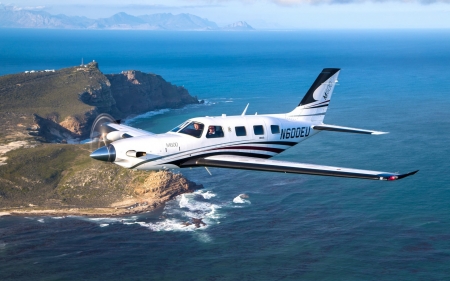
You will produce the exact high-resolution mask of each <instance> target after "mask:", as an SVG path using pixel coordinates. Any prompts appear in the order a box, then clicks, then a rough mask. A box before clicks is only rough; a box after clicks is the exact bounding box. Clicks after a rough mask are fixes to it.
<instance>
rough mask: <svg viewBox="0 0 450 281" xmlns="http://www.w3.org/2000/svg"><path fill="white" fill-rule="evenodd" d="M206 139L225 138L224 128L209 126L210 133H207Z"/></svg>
mask: <svg viewBox="0 0 450 281" xmlns="http://www.w3.org/2000/svg"><path fill="white" fill-rule="evenodd" d="M206 138H208V139H212V138H223V130H222V126H208V131H207V132H206Z"/></svg>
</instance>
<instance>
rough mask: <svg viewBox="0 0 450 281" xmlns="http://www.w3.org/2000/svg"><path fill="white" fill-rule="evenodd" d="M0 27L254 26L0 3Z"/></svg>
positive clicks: (187, 17)
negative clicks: (55, 12)
mask: <svg viewBox="0 0 450 281" xmlns="http://www.w3.org/2000/svg"><path fill="white" fill-rule="evenodd" d="M0 28H50V29H138V30H227V31H233V30H236V31H244V30H245V31H246V30H254V29H253V28H252V27H251V26H250V25H249V24H247V23H246V22H244V21H238V22H235V23H232V24H230V25H227V26H225V27H219V26H218V25H217V24H216V23H215V22H212V21H210V20H208V19H205V18H201V17H198V16H196V15H192V14H178V15H173V14H171V13H159V14H151V15H142V16H133V15H129V14H127V13H123V12H121V13H117V14H115V15H113V16H111V17H109V18H100V19H90V18H87V17H79V16H67V15H63V14H59V15H52V14H49V13H47V12H45V11H39V10H26V9H17V8H15V7H13V6H5V5H2V4H0Z"/></svg>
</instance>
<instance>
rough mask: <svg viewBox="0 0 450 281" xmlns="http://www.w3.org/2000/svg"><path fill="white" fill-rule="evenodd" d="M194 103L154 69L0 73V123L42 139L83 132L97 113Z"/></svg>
mask: <svg viewBox="0 0 450 281" xmlns="http://www.w3.org/2000/svg"><path fill="white" fill-rule="evenodd" d="M195 103H199V101H198V99H197V98H196V97H192V96H190V95H189V92H188V91H187V90H186V89H185V88H183V87H178V86H175V85H172V84H171V83H169V82H167V81H165V80H164V79H163V78H162V77H161V76H159V75H155V74H147V73H143V72H140V71H125V72H122V73H121V74H109V75H104V74H103V73H102V72H101V71H100V70H99V68H98V64H97V63H96V62H92V63H89V64H87V65H81V66H76V67H70V68H64V69H61V70H56V71H55V70H43V71H34V70H32V71H29V72H26V73H20V74H13V75H6V76H2V77H0V112H1V113H2V115H4V116H5V118H6V119H9V120H10V122H9V123H8V124H0V129H3V130H2V131H5V130H6V131H7V130H14V129H15V130H17V129H22V130H26V129H28V131H30V132H31V135H32V136H33V137H35V138H38V139H39V140H40V141H45V142H61V141H62V140H63V139H65V140H75V139H86V138H88V137H89V132H90V127H91V124H92V122H93V120H95V118H96V116H97V115H98V114H100V113H109V114H111V115H112V116H114V117H115V118H117V119H122V118H125V117H127V116H129V115H136V114H141V113H145V112H147V111H151V110H154V109H159V108H179V107H182V106H184V105H187V104H195ZM14 116H25V119H26V120H25V119H23V118H21V117H18V118H15V119H14V118H13V117H14ZM18 124H22V127H21V128H18Z"/></svg>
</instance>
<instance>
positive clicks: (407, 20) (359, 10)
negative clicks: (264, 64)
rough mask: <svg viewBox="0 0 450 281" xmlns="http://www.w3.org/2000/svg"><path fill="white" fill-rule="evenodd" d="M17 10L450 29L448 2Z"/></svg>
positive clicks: (170, 1)
mask: <svg viewBox="0 0 450 281" xmlns="http://www.w3.org/2000/svg"><path fill="white" fill-rule="evenodd" d="M0 3H1V4H3V5H6V6H16V8H17V9H27V10H41V11H45V12H48V13H50V14H55V15H56V14H65V15H68V16H86V17H88V18H93V19H97V18H106V17H110V16H112V15H114V14H116V13H119V12H125V13H127V14H130V15H134V16H139V15H144V14H155V13H172V14H180V13H190V14H194V15H196V16H199V17H202V18H207V19H208V20H210V21H213V22H216V23H217V24H218V25H219V26H225V25H228V24H230V23H233V22H236V21H246V22H247V23H248V24H250V25H251V26H253V27H254V28H256V29H260V30H261V29H280V30H283V29H288V30H289V29H291V30H292V29H402V28H411V29H412V28H415V29H446V28H450V5H449V4H450V0H442V1H408V2H404V1H395V0H385V1H361V0H346V1H343V0H309V1H305V0H303V1H298V0H266V1H261V2H257V1H254V0H242V1H226V0H221V1H201V0H167V1H162V0H157V1H151V2H149V1H140V0H132V1H128V2H127V4H123V2H122V1H117V0H112V1H108V2H106V1H96V2H95V3H93V2H92V1H86V0H78V1H73V0H68V1H65V2H64V4H62V3H61V2H60V1H57V0H42V1H31V0H16V1H14V2H13V3H5V2H0Z"/></svg>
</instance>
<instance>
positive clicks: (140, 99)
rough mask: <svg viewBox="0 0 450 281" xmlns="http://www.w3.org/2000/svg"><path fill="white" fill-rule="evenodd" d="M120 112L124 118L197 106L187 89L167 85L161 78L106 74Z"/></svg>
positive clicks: (131, 72)
mask: <svg viewBox="0 0 450 281" xmlns="http://www.w3.org/2000/svg"><path fill="white" fill-rule="evenodd" d="M106 77H107V78H108V80H109V81H110V82H111V87H110V89H111V92H112V95H113V97H114V99H115V101H116V106H117V109H118V110H119V111H120V112H121V113H122V114H124V115H131V114H140V113H144V112H147V111H150V110H155V109H162V108H179V107H183V106H184V105H186V104H194V103H198V99H197V97H192V96H191V95H189V92H188V91H187V90H186V89H185V88H184V87H180V86H176V85H172V84H171V83H169V82H166V81H165V80H164V79H163V78H162V77H161V76H159V75H156V74H147V73H143V72H140V71H134V70H129V71H124V72H122V73H121V74H107V75H106Z"/></svg>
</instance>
